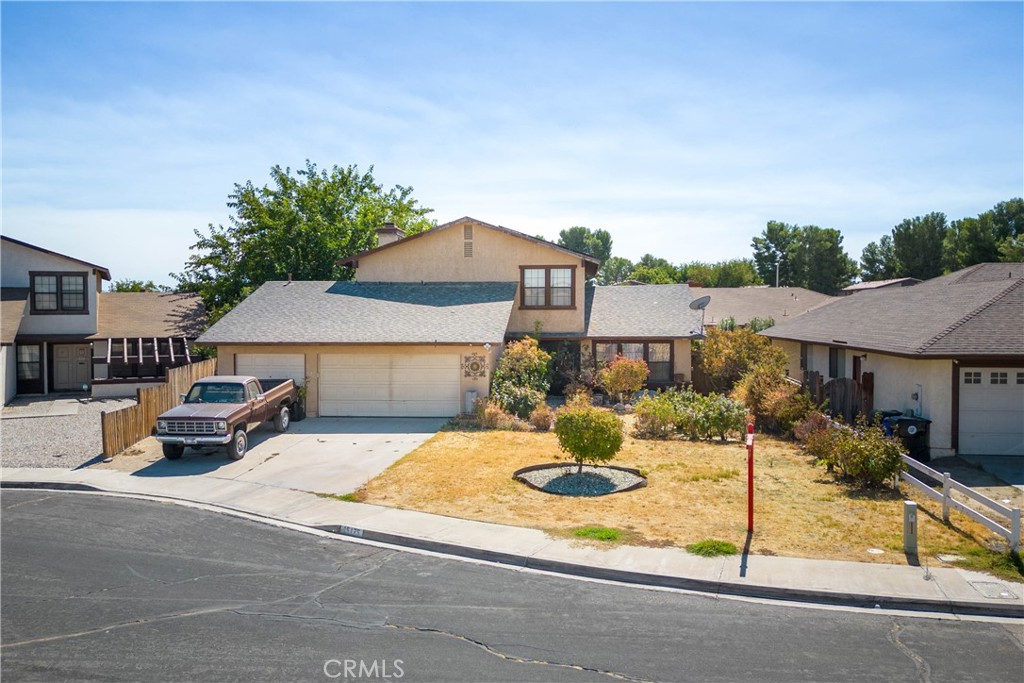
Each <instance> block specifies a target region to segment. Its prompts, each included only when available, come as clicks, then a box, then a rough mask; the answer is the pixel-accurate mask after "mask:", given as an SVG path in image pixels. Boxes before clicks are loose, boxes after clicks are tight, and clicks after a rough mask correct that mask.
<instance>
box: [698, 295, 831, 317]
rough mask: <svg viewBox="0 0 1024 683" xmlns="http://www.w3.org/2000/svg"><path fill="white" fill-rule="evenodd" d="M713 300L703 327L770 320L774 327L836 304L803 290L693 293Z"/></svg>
mask: <svg viewBox="0 0 1024 683" xmlns="http://www.w3.org/2000/svg"><path fill="white" fill-rule="evenodd" d="M702 295H706V296H710V297H711V301H710V302H709V303H708V305H707V308H706V309H705V317H704V324H705V325H706V326H708V327H712V326H717V325H718V324H719V323H721V322H722V321H723V320H725V319H727V318H732V320H733V321H734V322H735V323H736V325H737V326H741V327H742V326H744V325H747V324H748V323H749V322H750V321H751V320H753V319H754V318H771V319H773V320H774V321H775V324H779V323H784V322H786V321H787V320H792V319H793V318H795V317H797V316H798V315H802V314H804V313H806V312H807V311H810V310H812V309H814V308H817V307H818V306H822V305H824V304H827V303H828V302H830V301H835V300H836V297H834V296H828V295H827V294H821V293H819V292H814V291H811V290H810V289H804V288H803V287H704V288H700V289H694V290H693V296H694V297H699V296H702Z"/></svg>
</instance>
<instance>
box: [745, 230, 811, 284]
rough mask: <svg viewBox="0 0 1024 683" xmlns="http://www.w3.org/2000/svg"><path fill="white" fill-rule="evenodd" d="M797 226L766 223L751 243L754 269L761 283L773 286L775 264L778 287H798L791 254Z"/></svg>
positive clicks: (793, 248)
mask: <svg viewBox="0 0 1024 683" xmlns="http://www.w3.org/2000/svg"><path fill="white" fill-rule="evenodd" d="M799 231H800V228H799V226H796V225H787V224H785V223H780V222H779V221H768V225H767V226H766V227H765V229H764V232H762V233H761V236H760V237H755V238H754V239H753V241H752V242H751V246H752V247H753V248H754V268H755V270H757V276H758V277H759V278H761V281H762V282H767V283H768V284H770V285H774V284H775V273H776V270H775V269H776V264H778V274H779V278H778V282H779V286H780V287H797V286H800V285H799V283H798V282H796V281H795V280H796V278H795V277H794V271H793V268H794V265H795V264H794V263H793V254H794V252H795V250H796V246H797V243H798V233H799Z"/></svg>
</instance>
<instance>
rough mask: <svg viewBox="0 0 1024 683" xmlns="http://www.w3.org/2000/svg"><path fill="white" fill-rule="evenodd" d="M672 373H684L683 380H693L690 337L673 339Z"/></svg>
mask: <svg viewBox="0 0 1024 683" xmlns="http://www.w3.org/2000/svg"><path fill="white" fill-rule="evenodd" d="M672 355H673V359H672V360H673V362H672V366H673V367H672V373H673V374H674V375H683V381H685V382H692V381H693V357H692V355H693V354H692V350H691V348H690V340H689V339H674V340H672Z"/></svg>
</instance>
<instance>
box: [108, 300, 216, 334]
mask: <svg viewBox="0 0 1024 683" xmlns="http://www.w3.org/2000/svg"><path fill="white" fill-rule="evenodd" d="M205 326H206V309H205V308H204V307H203V301H202V299H200V298H199V295H198V294H177V293H171V292H101V293H100V294H99V301H98V303H97V311H96V334H94V335H92V337H91V338H93V339H107V338H110V337H114V338H118V337H129V338H130V337H187V338H189V339H195V338H196V337H198V336H199V333H200V332H202V330H203V327H205Z"/></svg>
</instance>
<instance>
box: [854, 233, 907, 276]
mask: <svg viewBox="0 0 1024 683" xmlns="http://www.w3.org/2000/svg"><path fill="white" fill-rule="evenodd" d="M897 272H899V265H898V264H897V263H896V252H895V251H894V250H893V248H892V237H891V236H890V235H882V238H881V239H879V240H878V241H877V242H871V243H870V244H868V245H867V246H866V247H864V251H862V252H861V254H860V279H861V280H863V281H864V282H874V281H876V280H891V279H892V278H894V277H896V273H897Z"/></svg>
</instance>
